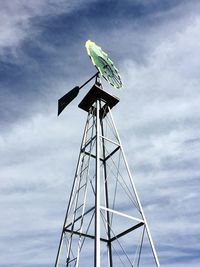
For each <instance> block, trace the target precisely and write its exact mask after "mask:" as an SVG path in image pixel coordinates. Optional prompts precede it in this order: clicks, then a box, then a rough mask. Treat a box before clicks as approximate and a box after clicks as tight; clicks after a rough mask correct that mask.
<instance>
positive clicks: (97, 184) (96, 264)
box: [94, 99, 100, 267]
mask: <svg viewBox="0 0 200 267" xmlns="http://www.w3.org/2000/svg"><path fill="white" fill-rule="evenodd" d="M99 102H100V100H99V99H97V100H96V177H95V178H96V181H95V192H96V195H95V244H94V245H95V249H94V267H100V133H99V131H100V118H99V111H100V104H99Z"/></svg>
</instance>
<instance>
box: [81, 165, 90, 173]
mask: <svg viewBox="0 0 200 267" xmlns="http://www.w3.org/2000/svg"><path fill="white" fill-rule="evenodd" d="M87 168H88V165H87V166H86V167H85V168H84V169H83V170H82V171H81V172H80V175H81V174H82V173H83V172H84V171H85V170H86V169H87Z"/></svg>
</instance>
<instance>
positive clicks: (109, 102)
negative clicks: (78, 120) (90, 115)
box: [78, 84, 119, 117]
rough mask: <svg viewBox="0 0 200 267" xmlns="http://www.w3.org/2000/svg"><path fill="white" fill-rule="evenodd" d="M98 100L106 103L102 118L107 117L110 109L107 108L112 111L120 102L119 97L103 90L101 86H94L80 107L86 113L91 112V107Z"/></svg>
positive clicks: (101, 110)
mask: <svg viewBox="0 0 200 267" xmlns="http://www.w3.org/2000/svg"><path fill="white" fill-rule="evenodd" d="M97 99H98V100H101V101H103V102H104V103H105V104H104V105H103V106H102V107H101V109H100V117H105V116H106V114H107V113H108V108H106V107H109V108H110V109H112V108H113V107H114V106H115V105H116V104H117V103H118V102H119V98H118V97H116V96H112V95H110V94H109V93H107V92H106V91H104V90H102V89H101V87H100V86H98V85H97V84H94V85H93V87H92V88H91V89H90V91H89V92H88V93H87V94H86V96H85V97H84V98H83V100H82V101H81V102H80V104H79V105H78V107H79V108H81V109H83V110H85V111H86V112H89V110H90V108H91V106H92V105H93V104H94V103H95V101H96V100H97Z"/></svg>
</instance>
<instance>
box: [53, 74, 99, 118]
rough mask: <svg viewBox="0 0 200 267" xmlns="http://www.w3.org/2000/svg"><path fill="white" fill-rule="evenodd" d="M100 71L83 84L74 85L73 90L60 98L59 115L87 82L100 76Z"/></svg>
mask: <svg viewBox="0 0 200 267" xmlns="http://www.w3.org/2000/svg"><path fill="white" fill-rule="evenodd" d="M98 75H99V72H97V73H96V74H95V75H93V76H92V77H91V78H90V79H89V80H88V81H86V82H85V83H84V84H83V85H81V86H80V87H79V86H76V87H74V88H73V89H72V90H71V91H69V92H68V93H66V94H65V95H64V96H62V97H61V98H60V99H59V100H58V116H59V115H60V113H61V112H62V111H63V110H64V109H65V108H66V106H68V105H69V103H71V102H72V101H73V100H74V99H75V98H76V97H77V95H78V93H79V91H80V89H81V88H82V87H84V86H85V85H86V84H87V83H89V82H90V81H91V80H92V79H94V78H95V77H98Z"/></svg>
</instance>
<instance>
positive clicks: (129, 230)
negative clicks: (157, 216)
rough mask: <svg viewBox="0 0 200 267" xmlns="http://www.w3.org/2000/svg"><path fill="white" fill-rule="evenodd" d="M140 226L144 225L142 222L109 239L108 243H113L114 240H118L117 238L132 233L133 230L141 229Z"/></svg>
mask: <svg viewBox="0 0 200 267" xmlns="http://www.w3.org/2000/svg"><path fill="white" fill-rule="evenodd" d="M142 225H144V223H143V222H141V223H138V224H136V225H134V226H133V227H131V228H129V229H127V230H125V231H124V232H122V233H120V234H118V235H116V236H114V237H113V238H111V239H110V242H112V241H114V240H116V239H118V238H120V237H122V236H124V235H126V234H128V233H130V232H132V231H133V230H135V229H137V228H139V227H141V226H142Z"/></svg>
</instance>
